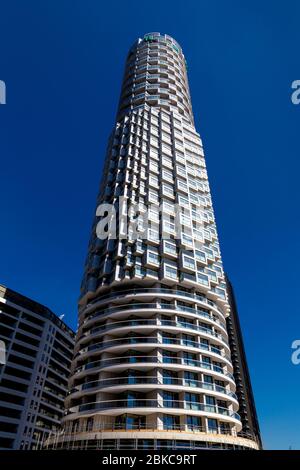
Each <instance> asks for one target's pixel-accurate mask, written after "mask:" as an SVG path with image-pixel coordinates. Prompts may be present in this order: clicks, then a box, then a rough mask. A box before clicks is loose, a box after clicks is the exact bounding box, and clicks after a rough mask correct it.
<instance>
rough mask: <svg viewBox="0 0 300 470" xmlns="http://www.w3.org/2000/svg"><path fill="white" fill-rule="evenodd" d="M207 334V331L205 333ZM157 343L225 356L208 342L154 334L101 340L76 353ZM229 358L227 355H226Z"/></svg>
mask: <svg viewBox="0 0 300 470" xmlns="http://www.w3.org/2000/svg"><path fill="white" fill-rule="evenodd" d="M207 334H209V333H207ZM145 343H147V344H149V343H150V344H159V345H166V344H173V345H178V346H185V347H187V348H189V347H190V348H195V349H198V350H200V351H201V350H202V351H205V352H207V351H210V352H212V353H215V354H218V355H219V356H220V357H225V353H224V352H223V351H221V350H219V349H218V348H216V347H214V346H211V345H209V344H204V343H201V342H200V343H198V342H196V341H192V340H190V339H184V338H183V339H179V338H169V337H163V338H162V339H160V338H157V337H156V336H133V337H127V338H126V337H125V338H124V337H123V338H117V339H112V340H108V341H103V342H100V343H96V344H91V345H90V346H87V347H86V348H82V349H80V350H79V352H78V355H81V354H85V353H87V352H91V351H100V350H102V349H108V348H112V347H114V346H119V345H121V346H123V345H131V344H134V345H138V344H145ZM226 358H227V359H229V356H227V357H226Z"/></svg>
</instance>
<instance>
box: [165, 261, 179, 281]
mask: <svg viewBox="0 0 300 470" xmlns="http://www.w3.org/2000/svg"><path fill="white" fill-rule="evenodd" d="M165 277H168V278H169V279H177V268H175V266H170V265H168V264H165Z"/></svg>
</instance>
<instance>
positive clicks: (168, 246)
mask: <svg viewBox="0 0 300 470" xmlns="http://www.w3.org/2000/svg"><path fill="white" fill-rule="evenodd" d="M164 253H168V254H170V255H176V254H177V250H176V245H174V244H173V243H171V242H169V241H166V240H164Z"/></svg>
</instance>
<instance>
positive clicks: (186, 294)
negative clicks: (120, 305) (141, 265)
mask: <svg viewBox="0 0 300 470" xmlns="http://www.w3.org/2000/svg"><path fill="white" fill-rule="evenodd" d="M142 294H168V295H172V296H173V297H174V296H180V297H186V298H189V299H193V300H197V301H199V302H202V303H205V304H207V305H209V307H213V308H215V309H216V310H217V311H218V312H219V313H220V314H221V315H222V317H223V319H224V313H223V311H222V310H221V309H220V307H219V306H218V305H217V304H216V303H215V302H213V301H212V300H210V299H207V298H206V297H205V296H203V295H200V294H196V293H192V292H186V291H182V290H172V289H166V288H162V289H160V288H158V287H157V288H155V287H154V288H147V289H145V288H141V289H131V290H125V291H123V292H120V291H119V292H112V293H110V294H106V295H103V296H101V297H100V298H96V299H94V300H91V301H90V302H89V303H88V304H87V306H86V309H89V308H90V307H93V306H94V304H96V303H98V302H101V301H102V300H106V299H107V300H108V299H117V298H122V297H124V296H126V295H142ZM86 309H85V310H86Z"/></svg>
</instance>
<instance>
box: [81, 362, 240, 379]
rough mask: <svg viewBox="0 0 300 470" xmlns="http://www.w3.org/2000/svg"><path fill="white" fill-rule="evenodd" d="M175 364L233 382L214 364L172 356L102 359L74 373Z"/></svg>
mask: <svg viewBox="0 0 300 470" xmlns="http://www.w3.org/2000/svg"><path fill="white" fill-rule="evenodd" d="M141 363H145V364H176V365H181V366H189V367H195V368H201V369H206V370H210V371H213V372H217V373H219V374H222V375H224V376H225V377H229V378H230V379H231V380H234V377H233V375H232V374H231V373H230V372H227V371H224V370H223V368H222V367H219V366H217V365H215V364H210V363H207V362H201V361H197V360H194V359H189V358H180V357H172V356H162V357H158V356H129V357H126V356H123V357H114V358H113V359H110V358H109V359H102V360H100V361H95V362H89V363H88V364H85V365H83V366H80V367H78V368H77V369H76V370H75V373H80V372H82V371H85V370H90V369H98V368H104V367H111V366H115V365H123V364H124V365H125V364H141Z"/></svg>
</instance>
